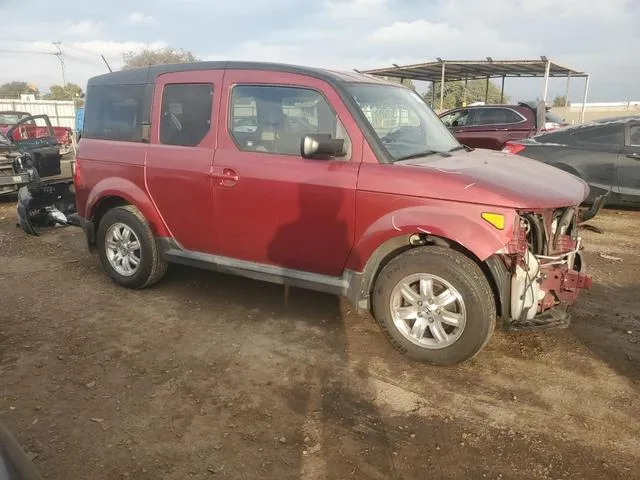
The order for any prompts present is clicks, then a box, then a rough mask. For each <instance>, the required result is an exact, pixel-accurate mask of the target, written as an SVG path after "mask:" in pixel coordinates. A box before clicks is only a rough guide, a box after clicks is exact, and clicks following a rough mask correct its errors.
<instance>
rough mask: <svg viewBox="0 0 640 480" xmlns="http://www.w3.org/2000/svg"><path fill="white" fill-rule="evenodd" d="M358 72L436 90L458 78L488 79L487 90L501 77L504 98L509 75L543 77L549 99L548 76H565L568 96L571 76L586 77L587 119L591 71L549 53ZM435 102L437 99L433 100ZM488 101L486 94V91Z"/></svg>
mask: <svg viewBox="0 0 640 480" xmlns="http://www.w3.org/2000/svg"><path fill="white" fill-rule="evenodd" d="M356 71H358V72H359V73H366V74H369V75H377V76H384V77H393V78H399V79H401V80H417V81H423V82H431V84H432V89H431V91H432V92H433V93H434V94H435V84H436V82H440V83H441V84H442V85H444V84H446V82H457V81H464V82H465V86H466V82H467V81H469V80H478V79H486V81H487V87H486V94H488V90H489V80H491V79H492V78H501V79H502V88H501V92H502V93H501V98H504V81H505V79H506V78H507V77H509V78H544V88H543V93H542V99H543V100H544V102H545V103H546V102H547V90H548V88H549V78H552V77H554V78H557V77H566V79H567V88H566V94H565V98H566V99H567V101H568V98H569V86H570V82H571V79H572V78H584V79H585V80H584V98H583V102H582V111H581V112H580V121H581V122H582V121H583V120H584V111H585V105H586V103H587V95H588V93H589V74H588V73H586V72H581V71H578V70H574V69H572V68H568V67H565V66H562V65H559V64H557V63H555V62H552V61H551V60H549V59H548V58H547V57H544V56H542V57H540V59H539V60H494V59H492V58H491V57H487V59H486V60H443V59H441V58H438V59H437V60H436V61H434V62H427V63H418V64H414V65H405V66H399V65H396V64H393V66H392V67H388V68H378V69H373V70H356ZM432 101H433V103H435V99H433V100H432ZM485 101H486V95H485ZM443 107H444V88H441V89H440V109H442V108H443Z"/></svg>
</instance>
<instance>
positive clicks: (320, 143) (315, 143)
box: [300, 133, 346, 158]
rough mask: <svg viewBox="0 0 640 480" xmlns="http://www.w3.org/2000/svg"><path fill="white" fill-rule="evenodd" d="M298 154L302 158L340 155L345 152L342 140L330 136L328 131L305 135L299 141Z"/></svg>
mask: <svg viewBox="0 0 640 480" xmlns="http://www.w3.org/2000/svg"><path fill="white" fill-rule="evenodd" d="M300 154H301V155H302V157H303V158H329V157H342V156H344V155H345V154H346V152H345V151H344V140H342V139H336V138H332V137H331V135H330V134H328V133H327V134H325V133H316V134H313V135H305V136H304V137H302V141H301V142H300Z"/></svg>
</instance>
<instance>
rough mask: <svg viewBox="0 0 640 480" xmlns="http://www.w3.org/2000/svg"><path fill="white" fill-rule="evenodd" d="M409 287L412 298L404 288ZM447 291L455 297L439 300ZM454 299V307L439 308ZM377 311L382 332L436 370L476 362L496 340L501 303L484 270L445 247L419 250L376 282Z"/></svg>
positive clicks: (399, 258)
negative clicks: (494, 336)
mask: <svg viewBox="0 0 640 480" xmlns="http://www.w3.org/2000/svg"><path fill="white" fill-rule="evenodd" d="M420 280H425V281H426V282H425V283H424V284H423V283H421V281H420ZM429 280H431V285H433V287H432V288H431V292H432V294H429V285H430V283H429ZM441 280H442V281H444V282H445V283H442V282H441ZM412 282H413V283H412ZM407 284H409V285H410V286H411V293H410V295H406V294H405V292H407V290H406V287H405V288H404V289H402V287H401V286H402V285H407ZM447 284H448V285H447ZM418 285H420V289H421V290H420V292H418ZM423 285H424V287H423ZM440 287H442V290H441V289H439V288H440ZM423 288H424V290H422V289H423ZM445 289H446V290H448V291H449V293H450V294H449V295H447V296H446V298H445V297H444V296H443V297H440V298H439V299H438V298H435V297H434V296H437V295H438V294H440V293H444V290H445ZM423 292H427V294H426V295H424V296H423V295H422V293H423ZM398 295H400V297H398ZM408 297H411V298H412V299H413V300H415V301H414V302H413V303H411V302H410V301H408V300H407V298H408ZM398 298H400V303H398ZM451 298H453V299H454V300H453V303H449V304H447V305H446V306H440V307H438V306H437V304H438V303H440V304H444V303H446V302H447V301H451ZM392 302H395V303H393V305H394V307H393V310H392ZM430 303H431V304H432V305H428V304H430ZM418 305H420V306H418ZM372 306H373V316H374V317H375V319H376V321H377V322H378V324H379V325H380V328H381V329H382V332H383V333H384V335H385V336H386V337H387V339H388V340H389V341H390V342H391V344H392V345H393V346H394V347H395V348H396V349H397V350H399V351H400V352H402V353H404V354H405V355H407V356H408V357H410V358H412V359H414V360H418V361H420V362H425V363H431V364H434V365H453V364H457V363H462V362H465V361H467V360H470V359H471V358H473V357H474V356H475V355H476V354H477V353H478V352H479V351H480V350H482V348H483V347H484V346H485V345H486V344H487V342H488V341H489V339H490V338H491V335H492V333H493V330H494V328H495V323H496V304H495V298H494V295H493V292H492V290H491V287H490V285H489V282H488V281H487V278H486V277H485V275H484V273H483V272H482V270H481V269H480V267H479V266H478V265H477V264H476V263H475V262H474V261H473V260H471V259H470V258H468V257H467V256H466V255H464V254H462V253H459V252H456V251H454V250H450V249H447V248H443V247H418V248H414V249H412V250H409V251H407V252H405V253H402V254H400V255H398V256H397V257H395V258H394V259H393V260H391V261H390V262H389V263H388V264H387V265H386V266H385V267H384V268H383V269H382V271H381V272H380V274H379V276H378V278H377V279H376V282H375V285H374V291H373V302H372ZM393 312H396V314H395V315H394V313H393ZM416 312H417V313H416ZM403 318H404V319H403ZM419 321H420V323H419ZM447 322H449V323H447ZM451 322H453V323H451ZM455 323H457V324H458V327H456V326H455ZM460 327H462V328H460ZM411 332H412V333H411ZM443 332H444V334H443ZM410 337H411V338H410Z"/></svg>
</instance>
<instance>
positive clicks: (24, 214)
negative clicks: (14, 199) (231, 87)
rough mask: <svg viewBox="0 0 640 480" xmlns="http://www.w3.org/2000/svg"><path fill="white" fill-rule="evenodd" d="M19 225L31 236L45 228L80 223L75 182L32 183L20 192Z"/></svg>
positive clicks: (18, 206) (78, 224)
mask: <svg viewBox="0 0 640 480" xmlns="http://www.w3.org/2000/svg"><path fill="white" fill-rule="evenodd" d="M17 212H18V225H19V226H20V228H22V229H23V230H24V231H25V232H27V233H28V234H30V235H39V233H40V230H42V229H43V228H51V227H60V226H65V225H74V226H80V225H81V222H80V218H79V217H78V215H77V213H76V200H75V190H74V186H73V182H72V181H70V180H67V181H58V182H52V183H42V182H33V183H30V184H29V185H26V186H24V187H22V188H20V190H19V191H18V205H17Z"/></svg>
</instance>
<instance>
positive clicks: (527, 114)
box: [440, 102, 568, 150]
mask: <svg viewBox="0 0 640 480" xmlns="http://www.w3.org/2000/svg"><path fill="white" fill-rule="evenodd" d="M537 108H545V107H542V106H541V107H538V106H537V105H535V104H529V103H526V102H521V103H519V104H517V105H474V106H470V107H462V108H455V109H453V110H448V111H446V112H443V113H441V114H440V119H441V120H442V122H443V123H444V124H445V125H446V126H447V127H448V128H449V129H450V130H451V132H452V133H453V134H454V135H455V137H456V138H457V139H458V141H460V143H462V144H464V145H467V146H469V147H473V148H485V149H489V150H502V148H504V145H505V144H506V143H507V142H509V141H515V140H522V139H523V138H529V137H532V136H534V135H536V134H537V133H539V132H547V131H550V130H555V129H557V128H562V127H566V126H567V125H568V123H567V122H566V121H565V120H564V119H562V118H560V117H559V116H557V115H556V114H554V113H553V112H550V111H549V109H548V108H545V111H544V116H545V118H544V125H540V126H538V120H537V111H536V109H537ZM541 123H542V122H541Z"/></svg>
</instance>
